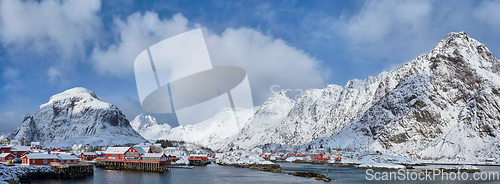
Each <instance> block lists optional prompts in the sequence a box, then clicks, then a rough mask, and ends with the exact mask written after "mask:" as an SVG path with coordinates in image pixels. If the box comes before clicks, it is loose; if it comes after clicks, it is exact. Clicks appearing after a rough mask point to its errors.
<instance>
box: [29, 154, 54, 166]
mask: <svg viewBox="0 0 500 184" xmlns="http://www.w3.org/2000/svg"><path fill="white" fill-rule="evenodd" d="M21 160H22V164H23V165H50V163H51V162H59V157H58V156H57V155H52V154H26V155H24V156H23V157H21Z"/></svg>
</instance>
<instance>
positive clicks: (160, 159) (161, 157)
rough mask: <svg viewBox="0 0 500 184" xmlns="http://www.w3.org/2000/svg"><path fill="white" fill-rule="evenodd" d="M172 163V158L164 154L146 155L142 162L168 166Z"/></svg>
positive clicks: (142, 157)
mask: <svg viewBox="0 0 500 184" xmlns="http://www.w3.org/2000/svg"><path fill="white" fill-rule="evenodd" d="M171 161H172V160H170V157H168V156H166V155H165V154H164V153H144V154H143V155H142V156H141V162H150V163H160V164H166V163H170V162H171Z"/></svg>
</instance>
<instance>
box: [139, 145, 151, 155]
mask: <svg viewBox="0 0 500 184" xmlns="http://www.w3.org/2000/svg"><path fill="white" fill-rule="evenodd" d="M141 148H142V150H144V151H145V152H146V153H147V152H148V151H149V150H151V147H149V146H147V147H141Z"/></svg>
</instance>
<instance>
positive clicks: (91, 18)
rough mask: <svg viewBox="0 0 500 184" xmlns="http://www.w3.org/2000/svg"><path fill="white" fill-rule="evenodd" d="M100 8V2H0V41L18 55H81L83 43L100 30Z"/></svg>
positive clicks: (64, 57)
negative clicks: (27, 50)
mask: <svg viewBox="0 0 500 184" xmlns="http://www.w3.org/2000/svg"><path fill="white" fill-rule="evenodd" d="M100 7H101V1H100V0H85V1H80V0H69V1H57V0H44V1H41V2H37V1H31V0H28V1H16V0H5V1H0V41H1V42H2V43H3V45H4V46H5V47H9V46H10V47H9V48H14V49H17V50H18V51H22V52H24V51H25V50H24V49H32V50H34V51H36V52H38V53H40V54H45V52H55V54H57V55H60V56H61V59H63V60H67V59H69V58H70V57H72V56H74V54H79V55H84V54H85V52H84V49H85V43H86V42H88V41H93V40H94V39H96V35H97V34H96V31H97V30H99V29H100V26H101V20H100V18H99V17H98V16H97V13H98V12H99V11H100Z"/></svg>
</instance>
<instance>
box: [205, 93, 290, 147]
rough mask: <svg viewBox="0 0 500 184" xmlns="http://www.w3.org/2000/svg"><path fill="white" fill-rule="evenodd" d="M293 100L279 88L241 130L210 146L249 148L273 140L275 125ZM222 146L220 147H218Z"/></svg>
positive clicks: (286, 113)
mask: <svg viewBox="0 0 500 184" xmlns="http://www.w3.org/2000/svg"><path fill="white" fill-rule="evenodd" d="M294 105H295V101H294V100H292V99H290V98H288V96H287V94H286V91H285V90H281V91H280V92H278V93H276V94H274V95H273V96H272V97H271V98H269V99H267V100H266V101H265V102H264V104H262V106H260V108H259V109H258V110H257V111H256V112H255V114H254V115H253V117H252V118H250V119H248V121H247V122H245V126H244V127H243V128H242V130H241V131H240V132H239V133H238V134H235V135H234V136H232V137H229V138H228V139H226V140H222V142H221V143H220V144H218V145H209V146H210V148H212V149H215V150H219V151H223V150H229V149H231V148H236V147H238V148H244V149H249V148H253V147H255V146H258V145H262V144H266V143H270V142H273V140H272V139H273V138H274V137H273V136H271V135H274V134H275V132H274V131H275V129H276V126H278V125H279V123H280V122H281V121H283V118H285V117H286V116H287V115H288V113H289V112H290V109H291V108H292V107H293V106H294ZM220 146H222V147H220Z"/></svg>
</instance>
